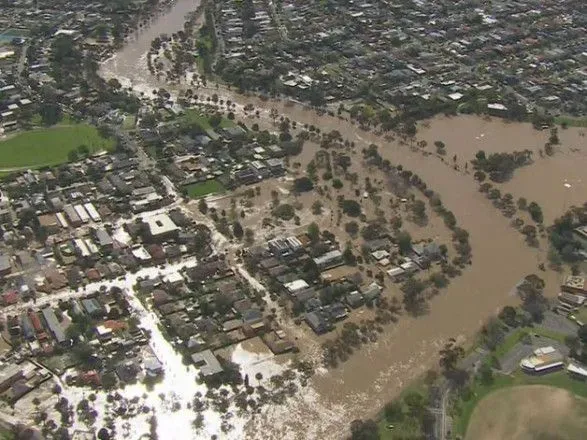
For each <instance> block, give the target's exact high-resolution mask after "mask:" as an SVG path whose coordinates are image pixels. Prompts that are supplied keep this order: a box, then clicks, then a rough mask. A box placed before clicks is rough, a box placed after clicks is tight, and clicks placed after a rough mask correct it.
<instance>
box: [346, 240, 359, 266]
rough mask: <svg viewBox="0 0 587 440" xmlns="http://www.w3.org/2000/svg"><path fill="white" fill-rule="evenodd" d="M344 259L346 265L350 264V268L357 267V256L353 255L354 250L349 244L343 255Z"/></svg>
mask: <svg viewBox="0 0 587 440" xmlns="http://www.w3.org/2000/svg"><path fill="white" fill-rule="evenodd" d="M342 258H343V260H344V262H345V264H348V265H349V266H355V265H356V264H357V257H355V254H353V250H352V249H351V247H350V246H349V245H348V244H347V246H346V248H345V250H344V252H343V253H342Z"/></svg>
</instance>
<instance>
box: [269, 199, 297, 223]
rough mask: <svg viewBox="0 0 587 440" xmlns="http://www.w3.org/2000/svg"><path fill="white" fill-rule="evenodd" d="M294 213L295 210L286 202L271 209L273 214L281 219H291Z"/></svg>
mask: <svg viewBox="0 0 587 440" xmlns="http://www.w3.org/2000/svg"><path fill="white" fill-rule="evenodd" d="M295 214H296V212H295V210H294V208H293V206H291V205H288V204H286V203H284V204H281V205H278V206H277V207H276V208H275V209H273V215H274V216H275V217H278V218H280V219H282V220H291V219H292V218H294V216H295Z"/></svg>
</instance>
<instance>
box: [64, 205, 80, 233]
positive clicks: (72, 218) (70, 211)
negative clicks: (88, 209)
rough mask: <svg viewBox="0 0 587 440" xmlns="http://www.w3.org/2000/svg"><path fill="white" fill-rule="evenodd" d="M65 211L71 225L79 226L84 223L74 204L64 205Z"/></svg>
mask: <svg viewBox="0 0 587 440" xmlns="http://www.w3.org/2000/svg"><path fill="white" fill-rule="evenodd" d="M63 212H64V213H65V217H66V218H67V221H68V222H69V224H70V225H71V226H73V227H74V228H78V227H80V226H81V225H82V223H83V222H82V219H81V218H80V216H79V214H78V213H77V211H76V210H75V209H74V207H73V206H72V205H65V206H64V207H63Z"/></svg>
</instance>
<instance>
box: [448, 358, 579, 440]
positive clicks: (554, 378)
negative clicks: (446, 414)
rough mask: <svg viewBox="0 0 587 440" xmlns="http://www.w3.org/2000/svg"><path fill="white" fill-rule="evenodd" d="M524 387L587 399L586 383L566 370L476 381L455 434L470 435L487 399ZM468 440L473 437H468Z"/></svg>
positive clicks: (456, 426)
mask: <svg viewBox="0 0 587 440" xmlns="http://www.w3.org/2000/svg"><path fill="white" fill-rule="evenodd" d="M524 385H542V386H547V387H550V388H551V390H552V388H558V389H561V390H563V391H567V392H569V393H571V394H575V395H577V396H579V397H581V398H583V399H585V398H587V386H586V385H585V382H583V381H580V380H577V379H573V378H572V377H570V376H569V375H568V374H567V372H566V371H564V370H561V371H557V372H554V373H549V374H546V375H544V376H530V375H527V374H525V373H523V372H521V371H517V372H516V373H515V374H513V375H511V376H505V375H495V378H494V381H493V383H491V384H482V383H480V382H479V381H476V382H475V383H474V384H473V385H472V386H471V396H472V397H471V398H470V399H469V400H467V401H464V402H462V403H461V404H460V406H459V408H458V411H457V416H456V417H455V419H454V424H453V428H454V429H453V432H454V433H455V434H460V435H464V434H465V433H467V434H469V433H468V431H467V429H468V426H469V425H470V422H471V420H472V417H473V415H474V413H475V411H476V408H477V405H478V404H479V402H482V401H483V399H484V398H485V397H487V396H489V395H491V394H492V393H494V392H497V391H498V390H502V389H511V388H512V387H517V386H524ZM586 415H587V413H586ZM471 423H472V422H471ZM467 438H473V437H469V436H467ZM497 438H499V437H497ZM502 438H507V437H502Z"/></svg>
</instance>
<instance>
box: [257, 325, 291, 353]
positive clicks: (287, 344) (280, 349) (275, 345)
mask: <svg viewBox="0 0 587 440" xmlns="http://www.w3.org/2000/svg"><path fill="white" fill-rule="evenodd" d="M263 342H265V344H267V347H269V349H270V350H271V351H272V352H273V354H282V353H287V352H288V351H291V350H293V349H294V348H295V345H294V344H293V342H291V341H290V340H289V339H288V338H287V337H286V335H285V332H284V331H283V330H275V331H272V332H270V333H267V334H266V335H264V336H263Z"/></svg>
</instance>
